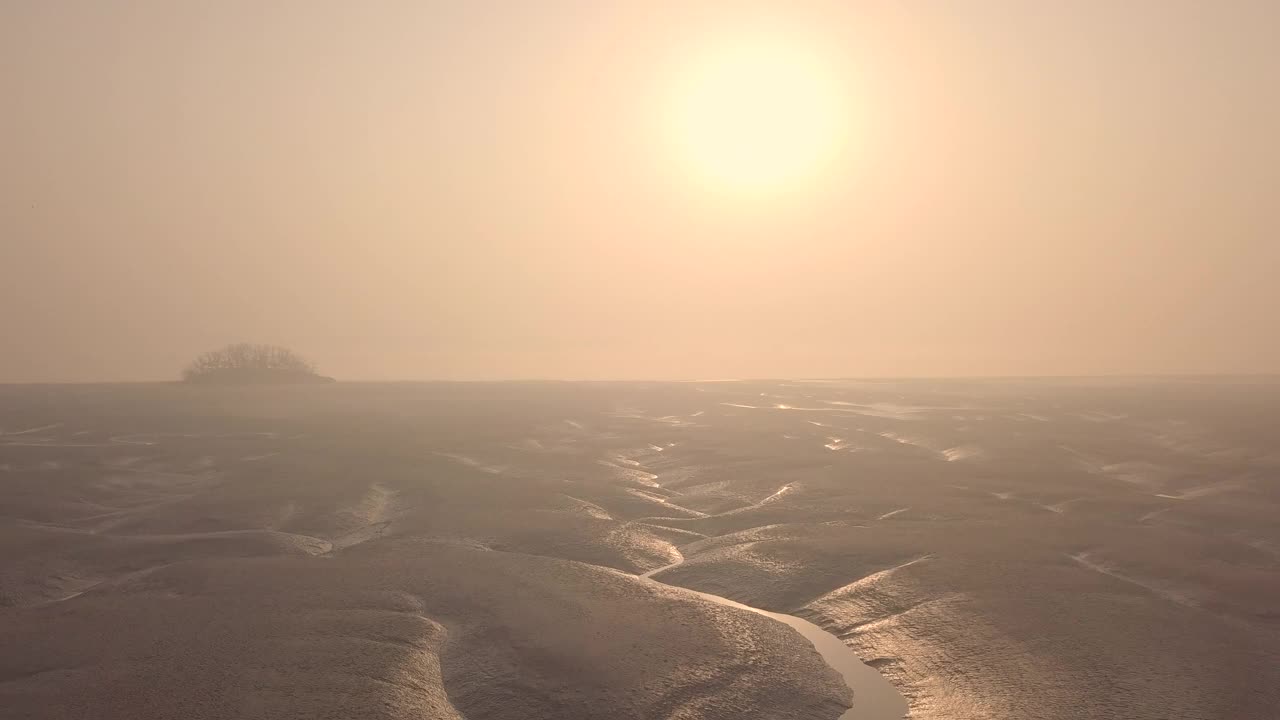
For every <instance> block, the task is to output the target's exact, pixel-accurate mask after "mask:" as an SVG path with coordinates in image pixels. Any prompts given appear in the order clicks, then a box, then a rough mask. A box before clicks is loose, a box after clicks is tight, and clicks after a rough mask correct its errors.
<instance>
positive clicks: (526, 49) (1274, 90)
mask: <svg viewBox="0 0 1280 720" xmlns="http://www.w3.org/2000/svg"><path fill="white" fill-rule="evenodd" d="M1277 27H1280V4H1277V3H1274V2H1268V1H1266V0H1258V1H1250V0H1236V1H1235V2H1230V3H1208V2H1201V1H1184V0H1175V1H1169V0H1134V1H1132V2H1125V3H1113V2H1104V1H1103V0H1086V1H1083V2H1072V3H1049V2H1030V1H1028V2H1013V1H1009V2H1000V1H995V0H981V1H980V0H973V1H971V2H965V3H923V2H922V3H911V4H901V3H886V2H858V3H849V2H828V3H816V2H808V3H800V2H795V3H734V2H702V3H683V2H611V3H599V2H591V1H587V0H583V1H581V2H570V1H568V0H557V1H551V0H548V1H545V2H538V3H513V2H469V3H442V2H432V3H427V2H380V3H347V2H336V1H324V2H319V1H310V2H272V3H258V2H218V3H210V2H174V1H172V0H163V1H161V0H156V1H154V2H143V1H138V2H124V1H119V2H110V3H104V2H93V1H89V0H85V1H82V2H74V1H70V0H10V1H9V2H5V3H4V4H3V6H0V102H2V103H3V111H2V112H0V158H3V162H0V318H2V319H0V330H2V331H3V337H4V342H5V347H6V349H7V351H6V352H4V353H0V381H7V382H29V381H92V380H154V379H167V378H172V377H176V375H177V372H178V371H179V369H180V368H181V367H182V365H183V364H184V363H185V362H186V361H187V360H189V359H190V358H191V357H193V356H194V355H195V354H196V353H198V352H201V351H203V350H207V349H210V348H213V347H217V346H220V345H222V344H224V343H226V342H230V341H235V340H242V339H243V340H252V341H262V342H273V343H280V344H283V345H287V346H290V347H294V348H297V349H298V350H299V351H301V352H303V353H305V354H306V355H308V356H310V357H311V358H313V359H315V360H316V361H317V362H318V363H319V364H320V366H321V367H322V368H323V370H324V371H325V372H326V373H328V374H332V375H335V376H338V377H341V378H347V379H414V378H446V379H488V378H587V379H600V378H655V379H657V378H698V377H703V378H705V377H797V376H875V375H889V376H909V375H934V376H936V375H1053V374H1117V373H1118V374H1147V373H1265V372H1274V371H1276V369H1277V368H1278V367H1280V335H1278V334H1277V331H1276V327H1277V325H1276V323H1275V321H1274V317H1273V315H1274V309H1275V308H1276V307H1280V285H1277V284H1276V282H1275V280H1274V275H1275V272H1276V270H1277V268H1280V243H1278V242H1277V231H1278V230H1280V210H1278V209H1277V208H1278V207H1280V205H1277V203H1276V198H1275V188H1276V187H1280V143H1277V141H1276V138H1275V128H1276V127H1280V83H1277V82H1276V78H1277V77H1278V76H1280V75H1278V73H1280V49H1278V47H1277V45H1276V43H1275V28H1277ZM743 44H745V45H746V46H748V47H753V48H754V47H765V46H772V45H775V44H776V45H778V46H780V47H785V48H803V49H804V50H805V52H806V53H811V55H812V57H814V58H817V59H818V60H819V61H820V62H821V67H822V71H821V72H822V73H823V77H824V78H825V79H824V82H828V83H829V84H830V87H831V88H833V89H832V90H831V92H832V93H833V97H834V96H835V95H838V96H839V104H838V113H837V111H836V110H833V111H832V112H833V113H837V114H833V115H832V117H833V118H838V120H839V128H838V135H839V137H835V135H833V136H832V138H830V139H831V140H832V142H831V143H829V144H826V145H820V146H818V145H815V146H813V147H811V148H810V149H809V150H807V151H806V152H813V153H814V154H815V158H817V160H820V162H819V161H817V160H815V162H813V163H810V164H809V165H806V166H805V169H804V172H803V173H799V171H796V173H792V174H795V175H796V176H795V177H792V176H790V175H788V176H787V177H785V178H783V173H782V171H781V170H776V171H770V172H769V173H768V174H766V177H767V179H769V180H770V181H771V182H770V183H765V184H766V185H768V187H767V188H766V189H764V190H762V189H760V187H757V186H759V185H760V183H753V187H752V188H751V189H750V191H744V189H743V188H742V187H738V186H737V185H736V184H735V183H733V182H719V183H716V182H711V183H709V182H706V178H705V174H704V175H699V173H698V171H697V169H696V168H694V167H691V166H690V162H689V160H690V156H689V153H688V152H685V151H682V150H681V149H680V147H681V143H680V142H678V141H677V140H676V139H673V138H672V137H671V136H670V132H669V131H668V128H667V126H666V123H667V119H668V118H669V115H670V113H671V111H672V107H673V106H672V103H673V102H678V100H674V99H673V97H674V94H676V93H678V88H680V87H681V86H682V85H681V83H682V79H684V78H687V77H689V76H690V73H692V72H694V70H693V68H695V67H696V66H697V63H698V62H699V60H698V58H700V57H703V56H704V55H705V54H706V53H708V52H714V51H715V50H716V48H720V47H725V46H741V45H743ZM753 52H754V51H753ZM790 85H791V83H786V82H781V83H778V84H777V85H776V87H779V88H782V87H787V86H790ZM824 92H825V91H824ZM824 97H825V96H824ZM811 99H812V98H811ZM765 100H766V101H767V98H766V99H765ZM783 100H785V98H783ZM817 101H821V102H818V103H817V104H816V105H813V106H814V107H828V106H827V105H825V104H823V103H825V99H824V98H817V99H816V100H815V102H817ZM781 104H785V103H781ZM830 107H833V108H835V107H837V106H836V105H831V106H830ZM729 111H732V107H729V109H728V110H724V112H729ZM705 119H706V118H705V116H704V120H705ZM708 122H721V123H722V124H723V121H717V120H716V119H715V118H714V117H712V118H711V120H709V121H708ZM787 127H788V126H787V125H785V124H780V125H778V126H777V128H779V129H778V130H777V132H778V133H779V135H778V137H777V138H774V139H773V140H771V141H776V142H779V143H782V144H781V145H778V146H777V147H776V148H775V149H776V151H777V152H778V153H782V154H785V153H787V152H789V151H790V150H791V149H793V148H794V146H792V145H788V144H787V142H788V141H789V138H791V137H792V136H794V134H795V133H799V132H802V131H803V127H804V126H795V127H797V128H799V129H795V130H790V131H789V130H787ZM788 132H790V133H792V135H788ZM814 148H818V149H817V150H815V149H814ZM717 152H718V153H720V154H718V155H714V156H713V157H714V158H718V160H714V162H719V163H720V167H736V166H734V165H732V164H731V163H729V161H730V160H733V159H734V158H732V157H728V156H726V155H725V153H726V152H728V153H729V154H732V152H733V150H732V149H730V150H729V151H719V150H718V151H717ZM819 153H821V157H819V156H818V154H819ZM786 157H792V156H791V155H786ZM810 165H812V167H810ZM778 167H785V168H791V165H789V164H787V163H783V162H780V163H779V165H778ZM760 168H761V166H760V165H751V166H749V167H748V168H747V169H746V170H743V172H762V171H760ZM704 169H705V168H704ZM712 170H715V168H712ZM787 172H788V173H791V169H788V170H787ZM783 180H785V182H784V181H783ZM775 181H776V182H775Z"/></svg>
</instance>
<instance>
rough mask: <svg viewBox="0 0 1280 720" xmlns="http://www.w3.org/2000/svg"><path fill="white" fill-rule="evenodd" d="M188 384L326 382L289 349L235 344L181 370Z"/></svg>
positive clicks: (201, 356)
mask: <svg viewBox="0 0 1280 720" xmlns="http://www.w3.org/2000/svg"><path fill="white" fill-rule="evenodd" d="M182 379H183V380H185V381H187V382H211V381H229V382H236V381H242V382H265V381H288V380H308V379H327V378H321V376H320V375H317V374H316V366H315V365H314V364H313V363H312V362H311V361H310V360H307V359H306V358H303V357H302V356H301V355H298V354H297V353H295V352H294V351H292V350H289V349H288V348H282V347H279V346H276V345H257V344H253V343H234V344H231V345H228V346H226V347H224V348H222V349H220V350H211V351H209V352H206V353H201V354H200V356H199V357H197V358H196V359H195V360H193V361H192V362H191V364H190V365H188V366H187V368H186V370H183V371H182Z"/></svg>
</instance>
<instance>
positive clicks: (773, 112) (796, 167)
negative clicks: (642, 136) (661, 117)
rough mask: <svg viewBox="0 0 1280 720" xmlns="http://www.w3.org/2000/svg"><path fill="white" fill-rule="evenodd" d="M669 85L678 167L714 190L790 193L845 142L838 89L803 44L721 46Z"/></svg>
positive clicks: (830, 73) (812, 176) (818, 60)
mask: <svg viewBox="0 0 1280 720" xmlns="http://www.w3.org/2000/svg"><path fill="white" fill-rule="evenodd" d="M676 85H677V87H676V92H675V93H674V98H673V101H672V103H671V110H670V128H669V130H670V134H671V136H672V138H673V141H674V143H675V146H676V149H677V153H678V155H679V158H680V160H681V162H682V163H683V164H685V165H687V168H688V170H689V171H691V172H692V173H693V174H694V175H695V177H696V179H697V181H699V182H700V183H701V184H703V185H705V186H707V187H709V188H711V189H713V190H717V191H735V192H752V193H754V192H762V191H778V190H783V189H787V188H792V187H795V186H797V185H798V184H800V183H803V182H805V181H808V180H811V179H812V178H814V177H815V176H817V175H818V174H819V173H820V171H821V170H822V169H823V168H824V167H825V166H827V165H829V164H830V163H831V162H832V161H833V160H834V159H835V157H836V156H837V155H839V153H840V151H841V149H842V146H843V144H844V139H845V131H844V125H845V108H844V99H843V97H842V93H841V88H840V86H839V83H838V82H837V81H836V78H835V77H834V74H833V72H832V71H831V69H830V68H829V67H828V66H826V65H825V64H824V63H823V62H822V61H821V59H820V58H819V57H818V56H817V55H816V54H815V53H813V52H811V51H808V50H806V48H804V47H803V46H799V45H797V46H787V45H781V44H768V43H762V42H754V43H750V44H741V45H736V46H730V47H723V48H720V49H718V50H717V51H715V52H712V53H708V54H706V55H704V56H703V57H701V58H699V59H698V60H697V61H695V62H693V63H691V64H690V66H689V67H688V68H687V69H686V70H685V71H684V72H683V73H682V76H681V78H680V80H679V81H678V82H677V83H676Z"/></svg>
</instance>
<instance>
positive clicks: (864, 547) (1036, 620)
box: [0, 379, 1280, 720]
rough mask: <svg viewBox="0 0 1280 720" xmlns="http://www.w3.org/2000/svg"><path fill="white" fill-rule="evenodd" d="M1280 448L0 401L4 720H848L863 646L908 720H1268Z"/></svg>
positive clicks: (1203, 392)
mask: <svg viewBox="0 0 1280 720" xmlns="http://www.w3.org/2000/svg"><path fill="white" fill-rule="evenodd" d="M1277 428H1280V386H1277V385H1276V384H1275V383H1272V382H1270V381H1265V380H1257V379H1242V380H1225V381H1214V382H1207V381H1161V382H1154V381H1136V380H1135V381H1097V382H1082V381H1035V382H1033V381H1006V382H995V381H990V382H973V381H969V382H964V381H956V382H874V383H871V382H823V383H815V382H790V381H774V382H749V383H747V382H742V383H740V382H717V383H673V384H663V383H615V384H610V383H591V384H573V383H523V384H521V383H515V384H403V385H395V384H388V385H380V384H371V385H359V384H355V385H351V384H343V383H339V384H337V385H333V386H326V387H308V388H278V389H267V388H258V389H255V390H252V391H243V392H241V391H235V390H225V389H224V390H213V389H191V388H183V387H178V386H166V385H127V386H66V387H58V386H44V387H40V386H32V387H3V386H0V681H3V682H0V707H4V708H5V713H6V716H12V717H18V718H78V717H85V716H86V715H92V716H94V717H103V718H149V717H154V718H162V717H165V718H167V717H192V718H209V717H219V718H221V717H226V718H233V717H234V718H254V717H261V718H288V717H298V718H303V717H307V718H311V717H317V716H323V715H324V714H325V713H330V714H332V713H338V714H339V715H341V716H362V717H375V718H377V717H386V718H410V717H413V718H423V717H438V718H458V717H466V718H468V720H477V719H478V718H557V717H568V716H572V717H579V718H594V717H599V718H619V717H628V718H652V717H682V718H731V717H732V718H740V717H762V718H764V717H768V718H803V719H805V720H809V719H812V720H819V719H824V720H834V719H835V718H838V717H841V715H842V714H844V713H846V712H847V711H848V710H849V709H850V708H851V707H855V708H856V707H858V706H857V705H856V704H855V703H858V702H862V701H863V700H864V699H865V698H868V697H870V693H867V692H857V693H855V694H854V697H852V698H851V697H850V692H849V687H850V686H852V687H853V688H854V689H855V690H859V689H860V688H864V687H872V686H874V683H872V684H870V685H866V686H864V685H862V684H860V683H861V682H862V681H860V680H855V681H854V682H851V683H849V684H846V682H845V680H844V679H843V678H842V676H841V674H839V673H837V672H836V671H835V670H833V669H832V664H836V665H839V663H828V662H827V661H824V658H834V657H836V653H835V650H836V649H835V648H831V651H830V652H828V651H827V650H825V649H824V651H823V653H822V654H821V655H820V654H819V653H818V652H816V651H815V650H814V644H815V642H825V640H824V639H825V638H831V639H834V638H838V639H839V641H840V642H842V643H843V645H844V646H845V647H847V648H848V650H849V651H850V652H851V653H852V654H851V655H845V656H844V657H845V658H847V659H850V660H851V659H852V658H853V657H855V656H856V657H858V658H861V659H862V660H864V661H865V662H866V664H865V665H864V664H862V663H860V662H859V663H854V664H853V665H850V666H849V669H853V670H857V671H858V672H868V671H870V670H874V671H875V672H877V673H879V674H880V675H881V676H882V677H883V678H884V679H885V680H887V681H888V682H889V683H891V684H892V686H893V687H894V688H896V691H897V692H899V693H901V694H902V695H903V696H905V698H906V700H907V702H908V704H909V709H910V713H911V717H913V718H920V719H936V720H955V719H956V718H966V719H970V718H972V719H979V720H981V719H983V718H992V719H993V720H994V719H995V718H1002V719H1003V718H1042V719H1045V720H1080V719H1084V720H1113V719H1114V718H1117V717H1123V718H1133V719H1136V720H1166V719H1167V718H1173V717H1177V718H1197V719H1200V718H1203V719H1206V720H1217V719H1218V718H1231V719H1232V720H1271V718H1273V717H1274V709H1275V707H1277V706H1280V695H1277V692H1280V691H1278V690H1277V688H1280V624H1278V623H1280V607H1278V606H1277V601H1276V598H1277V597H1280V534H1277V533H1280V526H1277V524H1276V523H1275V518H1276V517H1277V516H1280V484H1278V483H1280V454H1277V449H1276V448H1280V437H1278V436H1277ZM673 563H679V564H678V565H672V564H673ZM667 566H670V567H667ZM659 569H661V571H660V572H655V573H653V574H655V575H656V577H654V578H653V580H656V581H660V582H653V581H650V580H646V579H644V578H640V577H637V576H639V575H643V574H646V573H651V572H652V571H657V570H659ZM681 588H684V589H681ZM688 590H693V591H698V592H701V593H707V594H709V595H714V596H716V599H715V602H707V601H706V600H704V599H699V598H697V597H696V596H694V595H693V594H692V593H690V592H688ZM734 603H739V604H741V605H744V606H748V607H750V608H752V609H753V611H751V612H748V611H746V610H742V609H740V608H739V607H735V606H734V605H733V604H734ZM754 609H759V610H754ZM759 611H765V612H768V613H774V614H776V615H774V616H773V617H774V618H776V620H781V621H783V622H778V621H775V619H771V617H768V616H764V615H761V614H760V612H759ZM787 617H792V618H800V619H802V620H804V621H807V622H808V623H812V626H810V625H805V624H795V623H790V622H789V621H787V620H786V618H787ZM784 622H785V623H788V624H784ZM813 626H816V627H817V628H820V629H821V630H822V631H823V634H820V635H819V634H815V633H814V632H813V631H812V630H811V628H812V627H813ZM806 638H808V639H806ZM811 640H813V641H814V642H811ZM855 666H856V667H855ZM840 669H841V671H842V672H843V671H844V670H845V668H843V667H841V668H840ZM852 717H868V715H867V714H866V713H860V714H855V715H852Z"/></svg>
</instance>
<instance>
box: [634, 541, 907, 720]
mask: <svg viewBox="0 0 1280 720" xmlns="http://www.w3.org/2000/svg"><path fill="white" fill-rule="evenodd" d="M683 562H684V561H683V560H681V561H680V562H675V563H671V564H670V565H663V566H662V567H660V568H656V569H654V570H650V571H649V572H646V573H644V574H643V575H641V577H648V578H651V577H653V576H654V575H657V574H658V573H661V572H664V571H666V570H670V569H672V568H675V567H677V566H679V565H680V564H682V563H683ZM689 592H692V593H694V594H696V595H697V596H698V597H701V598H705V599H707V600H710V601H711V602H714V603H719V604H721V605H725V606H727V607H733V608H739V609H742V610H749V611H751V612H754V613H759V614H761V615H763V616H765V617H767V618H770V619H772V620H776V621H778V622H780V623H782V624H784V625H786V626H788V627H790V628H792V629H794V630H795V631H796V632H798V633H800V634H801V635H802V636H804V639H805V640H808V641H809V642H810V643H812V644H813V648H814V649H815V650H817V651H818V654H819V655H821V656H822V661H823V662H825V663H826V664H827V665H830V666H831V668H832V669H834V670H835V671H836V672H838V673H839V674H840V677H842V678H843V679H844V682H845V684H846V685H848V686H849V690H850V691H852V692H853V705H852V707H850V708H849V709H848V710H845V711H844V713H843V714H842V715H841V716H840V720H899V719H900V718H902V717H905V716H906V714H907V700H906V698H904V697H902V694H901V693H899V692H898V691H897V690H896V689H894V687H893V685H891V684H889V682H888V680H886V679H885V678H884V676H882V675H881V674H880V673H878V672H876V670H875V668H872V667H870V666H868V665H866V664H865V663H863V662H862V659H861V658H859V657H858V656H857V655H855V654H854V653H853V651H852V650H850V649H849V647H848V646H847V645H845V644H844V643H843V642H841V641H840V638H838V637H836V636H835V635H832V634H831V633H829V632H827V631H826V630H823V629H822V628H820V627H818V626H817V625H814V624H813V623H811V622H809V621H808V620H803V619H801V618H798V617H795V616H794V615H784V614H782V613H774V612H769V611H768V610H761V609H759V608H753V607H751V606H749V605H743V604H742V603H738V602H734V601H732V600H730V599H728V598H724V597H720V596H719V595H712V594H711V593H704V592H698V591H697V590H690V591H689Z"/></svg>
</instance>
